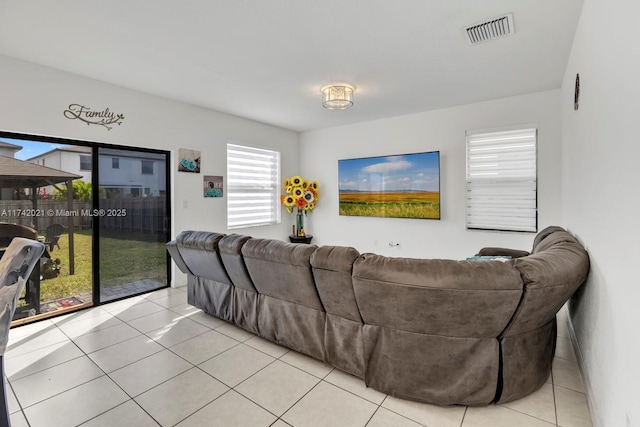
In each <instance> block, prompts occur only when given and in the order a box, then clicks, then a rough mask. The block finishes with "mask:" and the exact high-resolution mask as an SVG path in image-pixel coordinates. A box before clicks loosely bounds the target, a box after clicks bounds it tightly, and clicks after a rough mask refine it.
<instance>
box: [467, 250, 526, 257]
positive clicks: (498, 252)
mask: <svg viewBox="0 0 640 427" xmlns="http://www.w3.org/2000/svg"><path fill="white" fill-rule="evenodd" d="M477 255H478V256H510V257H511V258H522V257H525V256H527V255H529V252H527V251H521V250H519V249H507V248H482V249H480V251H479V252H478V254H477Z"/></svg>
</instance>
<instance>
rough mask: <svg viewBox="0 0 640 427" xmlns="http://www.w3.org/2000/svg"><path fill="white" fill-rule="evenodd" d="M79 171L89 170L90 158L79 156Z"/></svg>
mask: <svg viewBox="0 0 640 427" xmlns="http://www.w3.org/2000/svg"><path fill="white" fill-rule="evenodd" d="M80 170H81V171H90V170H91V156H80Z"/></svg>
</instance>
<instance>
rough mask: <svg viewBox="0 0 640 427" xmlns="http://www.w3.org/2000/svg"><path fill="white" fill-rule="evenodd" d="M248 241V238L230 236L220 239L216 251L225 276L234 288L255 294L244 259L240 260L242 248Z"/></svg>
mask: <svg viewBox="0 0 640 427" xmlns="http://www.w3.org/2000/svg"><path fill="white" fill-rule="evenodd" d="M249 239H251V237H249V236H242V235H240V234H230V235H228V236H225V237H223V238H222V239H220V241H219V242H218V250H219V251H220V258H222V263H223V264H224V267H225V269H226V270H227V274H228V275H229V277H230V278H231V280H232V281H233V284H234V285H235V287H236V288H240V289H244V290H245V291H251V292H256V288H255V286H253V282H252V281H251V276H249V272H248V271H247V266H246V265H245V263H244V258H242V247H243V246H244V245H245V243H247V241H248V240H249Z"/></svg>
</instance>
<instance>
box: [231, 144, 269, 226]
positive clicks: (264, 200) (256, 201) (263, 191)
mask: <svg viewBox="0 0 640 427" xmlns="http://www.w3.org/2000/svg"><path fill="white" fill-rule="evenodd" d="M279 185H280V153H279V152H277V151H271V150H262V149H259V148H252V147H245V146H242V145H235V144H227V227H228V228H239V227H249V226H255V225H267V224H276V223H278V222H280V191H279Z"/></svg>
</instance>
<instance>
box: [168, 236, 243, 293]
mask: <svg viewBox="0 0 640 427" xmlns="http://www.w3.org/2000/svg"><path fill="white" fill-rule="evenodd" d="M223 237H224V234H218V233H210V232H207V231H183V232H182V233H180V234H179V235H178V236H177V237H176V244H177V246H178V250H179V251H180V255H181V256H182V260H183V261H184V263H185V264H186V266H187V267H188V268H189V271H191V273H192V274H194V275H196V276H201V277H206V278H207V279H212V280H215V281H217V282H220V283H225V284H228V285H230V284H231V279H229V276H228V275H227V271H226V270H225V268H224V265H223V264H222V260H221V259H220V254H219V253H218V242H220V240H221V239H222V238H223Z"/></svg>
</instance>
